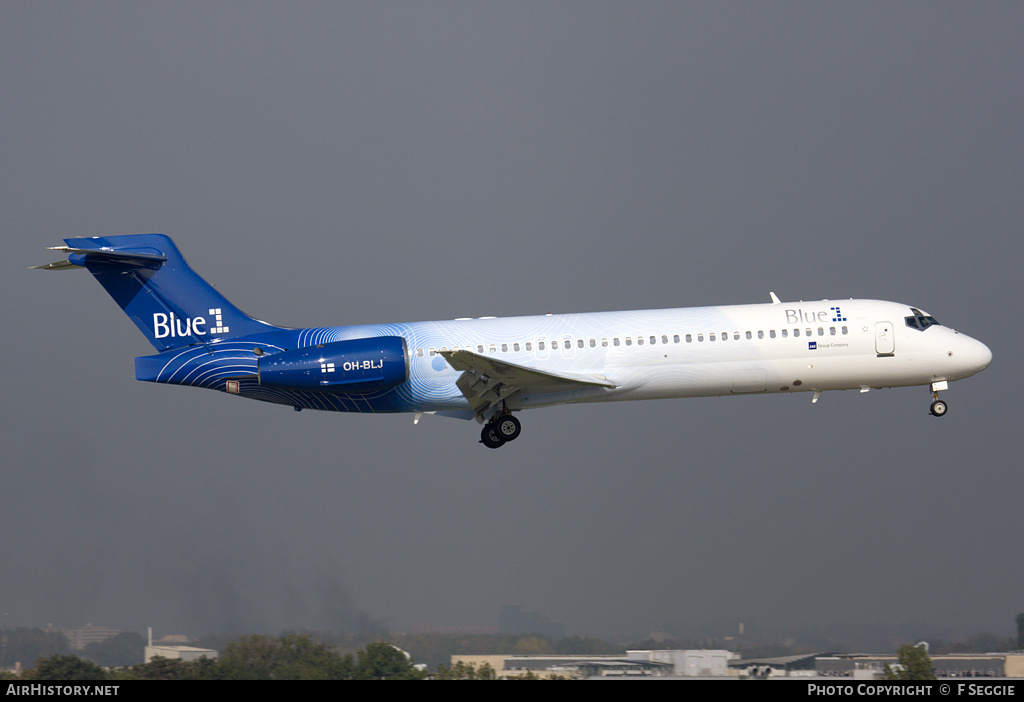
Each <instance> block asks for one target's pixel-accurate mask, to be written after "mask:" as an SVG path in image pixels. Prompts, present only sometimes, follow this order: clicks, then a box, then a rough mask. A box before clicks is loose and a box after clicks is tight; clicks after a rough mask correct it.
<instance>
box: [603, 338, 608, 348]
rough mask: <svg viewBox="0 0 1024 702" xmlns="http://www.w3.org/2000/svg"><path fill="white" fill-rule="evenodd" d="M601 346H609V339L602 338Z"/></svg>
mask: <svg viewBox="0 0 1024 702" xmlns="http://www.w3.org/2000/svg"><path fill="white" fill-rule="evenodd" d="M601 346H602V347H605V348H607V347H608V339H601Z"/></svg>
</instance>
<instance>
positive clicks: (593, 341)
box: [590, 339, 597, 349]
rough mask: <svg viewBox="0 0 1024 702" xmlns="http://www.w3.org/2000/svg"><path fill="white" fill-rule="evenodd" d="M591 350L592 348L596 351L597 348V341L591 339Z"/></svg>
mask: <svg viewBox="0 0 1024 702" xmlns="http://www.w3.org/2000/svg"><path fill="white" fill-rule="evenodd" d="M590 348H592V349H596V348H597V339H591V340H590Z"/></svg>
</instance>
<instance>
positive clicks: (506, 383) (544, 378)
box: [438, 351, 615, 421]
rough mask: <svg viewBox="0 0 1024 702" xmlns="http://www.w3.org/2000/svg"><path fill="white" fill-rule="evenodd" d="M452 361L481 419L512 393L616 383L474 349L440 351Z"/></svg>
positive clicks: (604, 385) (606, 385) (601, 386)
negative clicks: (532, 365) (530, 365)
mask: <svg viewBox="0 0 1024 702" xmlns="http://www.w3.org/2000/svg"><path fill="white" fill-rule="evenodd" d="M438 353H440V354H441V355H442V356H444V359H445V360H446V361H448V365H450V366H451V367H452V368H454V369H455V370H457V371H462V375H461V376H459V379H458V380H457V381H456V382H455V385H456V387H458V388H459V390H460V391H461V392H462V394H463V395H465V397H466V399H467V400H469V404H470V406H471V407H472V408H473V411H474V412H475V413H476V417H477V420H478V421H482V420H483V417H484V414H486V413H487V411H488V410H489V409H490V408H491V407H494V406H495V405H496V404H498V403H499V402H501V401H502V400H504V399H505V398H507V397H509V396H510V395H512V394H514V393H516V392H519V391H522V390H525V391H529V392H558V391H564V390H573V389H585V388H614V387H615V383H612V382H610V381H608V380H607V379H605V378H603V377H592V376H583V375H573V374H570V373H551V372H550V371H541V370H536V369H535V368H528V367H526V366H520V365H517V364H515V363H507V362H505V361H499V360H498V359H496V358H489V357H487V356H481V355H479V354H476V353H473V352H472V351H439V352H438Z"/></svg>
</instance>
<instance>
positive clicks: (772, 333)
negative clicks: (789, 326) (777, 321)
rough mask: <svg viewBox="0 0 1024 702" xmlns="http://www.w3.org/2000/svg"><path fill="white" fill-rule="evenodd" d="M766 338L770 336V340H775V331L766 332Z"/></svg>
mask: <svg viewBox="0 0 1024 702" xmlns="http://www.w3.org/2000/svg"><path fill="white" fill-rule="evenodd" d="M768 336H770V337H771V338H773V339H774V338H775V330H774V329H772V330H771V331H770V332H768Z"/></svg>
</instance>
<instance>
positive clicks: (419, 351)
mask: <svg viewBox="0 0 1024 702" xmlns="http://www.w3.org/2000/svg"><path fill="white" fill-rule="evenodd" d="M416 355H417V356H419V357H420V358H423V349H416Z"/></svg>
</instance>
